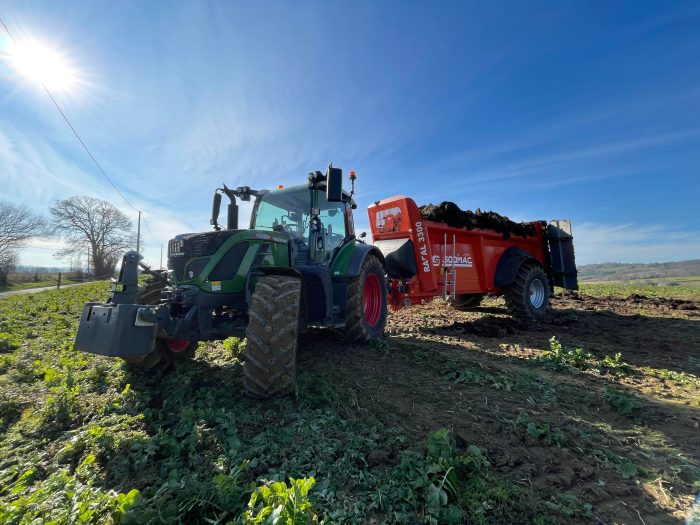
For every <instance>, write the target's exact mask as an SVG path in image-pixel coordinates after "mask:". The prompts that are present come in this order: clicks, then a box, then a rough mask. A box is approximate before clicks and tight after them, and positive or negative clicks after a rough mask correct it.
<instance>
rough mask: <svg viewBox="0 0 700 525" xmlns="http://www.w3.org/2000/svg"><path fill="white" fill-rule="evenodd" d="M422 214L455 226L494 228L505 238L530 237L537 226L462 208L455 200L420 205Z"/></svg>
mask: <svg viewBox="0 0 700 525" xmlns="http://www.w3.org/2000/svg"><path fill="white" fill-rule="evenodd" d="M419 210H420V214H421V216H422V217H423V219H424V220H426V221H434V222H442V223H444V224H447V225H448V226H452V227H453V228H466V229H467V230H473V229H475V228H478V229H481V230H493V231H495V232H498V233H500V234H502V235H503V238H504V239H508V238H510V237H511V236H512V235H517V236H518V237H529V236H530V235H534V234H535V227H534V226H533V225H532V224H531V223H529V222H515V221H511V220H510V219H509V218H508V217H506V216H504V215H500V214H498V213H496V212H495V211H481V210H480V209H479V208H477V209H476V211H472V210H461V209H460V208H459V206H457V205H456V204H455V203H454V202H449V201H443V202H441V203H440V204H439V205H435V204H427V205H425V206H419Z"/></svg>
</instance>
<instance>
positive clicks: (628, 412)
mask: <svg viewBox="0 0 700 525" xmlns="http://www.w3.org/2000/svg"><path fill="white" fill-rule="evenodd" d="M605 399H606V400H607V401H608V403H610V405H611V406H612V407H613V408H614V409H615V410H617V413H618V414H620V415H622V416H632V415H634V413H635V412H636V410H637V408H638V407H639V400H638V399H637V398H636V397H635V396H633V395H632V394H630V393H628V392H624V391H622V390H618V389H617V388H615V387H608V388H606V389H605Z"/></svg>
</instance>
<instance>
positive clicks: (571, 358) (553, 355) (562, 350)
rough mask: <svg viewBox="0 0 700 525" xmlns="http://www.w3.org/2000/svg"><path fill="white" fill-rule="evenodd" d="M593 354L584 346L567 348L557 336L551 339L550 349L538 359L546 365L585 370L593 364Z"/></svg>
mask: <svg viewBox="0 0 700 525" xmlns="http://www.w3.org/2000/svg"><path fill="white" fill-rule="evenodd" d="M592 358H593V356H591V354H589V353H588V352H584V351H583V349H582V348H566V347H564V346H562V344H561V343H560V342H559V341H558V340H557V338H556V336H554V337H552V338H551V339H550V340H549V350H548V351H546V352H544V353H543V354H542V355H541V356H539V357H538V359H537V361H538V362H539V363H541V364H543V365H545V366H554V367H566V368H570V367H573V368H578V369H579V370H585V369H586V368H588V367H589V366H590V364H591V359H592Z"/></svg>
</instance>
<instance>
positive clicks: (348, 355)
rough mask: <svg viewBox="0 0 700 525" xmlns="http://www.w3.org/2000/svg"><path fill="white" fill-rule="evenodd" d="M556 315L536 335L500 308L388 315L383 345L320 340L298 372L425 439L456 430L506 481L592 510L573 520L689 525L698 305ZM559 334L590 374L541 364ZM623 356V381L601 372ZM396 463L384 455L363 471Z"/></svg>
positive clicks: (579, 305)
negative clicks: (585, 359) (623, 398)
mask: <svg viewBox="0 0 700 525" xmlns="http://www.w3.org/2000/svg"><path fill="white" fill-rule="evenodd" d="M552 306H553V309H552V313H551V315H550V316H549V317H548V318H547V319H545V320H544V321H542V322H539V323H537V324H532V325H530V324H527V323H523V322H521V321H518V320H515V319H513V318H511V317H510V316H508V314H507V313H506V311H505V307H504V305H503V303H502V300H501V299H490V300H487V301H486V302H485V304H484V305H483V306H481V307H480V308H478V309H476V310H474V311H473V312H461V311H457V310H456V309H454V308H453V307H452V306H451V305H450V304H449V303H445V302H442V301H436V302H433V303H430V304H425V305H421V306H416V307H413V308H408V309H404V310H401V311H399V312H395V313H392V314H391V315H390V318H389V323H388V327H387V332H388V338H387V340H386V341H387V342H386V344H380V345H376V346H375V347H370V346H367V347H354V348H350V347H348V346H347V345H344V344H342V343H341V342H340V341H338V340H337V337H336V336H334V335H333V334H331V333H327V332H321V333H316V334H313V335H312V336H310V337H309V338H308V340H307V341H306V344H305V345H304V347H305V349H304V351H302V352H301V354H300V356H299V359H300V363H299V366H300V367H301V368H302V369H304V370H308V371H309V372H312V373H317V374H319V375H321V376H324V377H326V378H327V379H328V381H330V382H332V383H333V384H336V385H337V386H338V387H339V388H341V389H344V390H345V391H346V392H347V398H348V401H349V402H350V403H355V404H357V405H360V406H362V407H363V408H364V409H366V410H370V411H371V412H372V413H373V414H375V415H376V417H378V418H380V419H381V420H383V421H386V423H387V425H394V426H401V427H402V428H404V429H405V431H406V432H407V434H408V435H414V436H415V438H416V441H420V440H423V439H424V437H425V435H426V432H431V431H433V430H435V429H437V428H441V427H448V428H451V429H452V430H453V432H454V434H455V435H456V436H457V437H458V441H459V442H461V443H463V444H476V445H478V446H479V447H481V448H482V450H484V451H485V453H486V455H487V457H488V458H489V460H490V461H491V463H492V464H493V466H494V470H495V472H497V473H498V474H499V475H502V476H503V477H505V478H506V479H508V480H510V481H512V482H514V483H518V484H519V485H521V486H523V487H525V488H526V489H528V490H531V491H533V493H535V494H537V495H538V496H541V497H542V498H543V499H546V498H547V497H548V496H549V495H551V494H559V495H562V494H566V495H571V496H575V498H576V501H580V502H581V504H589V505H591V507H592V508H591V510H590V512H589V515H588V516H587V517H585V518H580V517H579V518H572V520H571V522H581V523H610V524H613V523H620V524H622V523H625V524H627V523H638V524H647V525H651V524H665V523H668V524H679V523H683V522H684V516H686V515H687V514H688V512H689V509H690V507H691V505H692V502H693V498H694V495H695V493H696V492H697V491H698V490H699V488H700V476H699V473H700V408H699V407H700V391H699V390H700V388H699V387H698V385H699V383H698V382H697V378H698V377H699V376H700V302H699V301H697V300H678V299H657V298H646V297H643V296H639V295H636V296H631V297H628V298H624V299H622V298H613V297H611V298H594V297H590V296H586V295H582V294H579V293H576V292H566V293H563V294H557V295H555V297H554V298H553V300H552ZM552 336H556V337H557V339H558V340H559V341H560V342H561V343H562V344H563V345H564V346H565V347H581V348H583V350H584V351H586V352H589V353H590V354H592V358H591V360H590V362H591V364H590V366H589V367H587V368H586V369H585V370H579V369H575V368H572V367H556V366H547V363H546V362H542V360H541V359H538V358H540V357H541V356H543V355H544V353H545V352H546V351H547V350H549V347H550V342H549V340H550V338H551V337H552ZM617 353H621V354H622V361H624V362H625V363H628V364H629V368H628V369H627V371H626V373H624V374H614V373H612V372H609V371H607V370H605V369H603V370H602V371H601V369H599V368H597V367H596V366H595V365H596V364H598V363H599V362H600V361H601V360H602V359H603V358H604V357H606V356H611V357H612V356H614V355H615V354H617ZM611 388H613V389H615V390H616V391H619V392H622V393H623V394H625V393H627V394H630V395H631V396H633V397H632V399H634V403H635V405H634V410H633V412H632V413H631V414H628V415H623V414H622V413H620V411H619V410H617V409H616V408H615V407H614V406H613V405H612V404H611V402H610V401H609V397H608V392H609V390H610V389H611ZM528 423H531V425H528ZM396 453H397V451H393V450H377V451H376V452H375V453H373V454H372V455H371V456H372V457H370V458H368V463H369V464H370V465H373V464H380V465H381V464H383V463H386V464H387V465H388V464H390V463H391V462H392V461H394V460H395V459H396V458H395V455H396ZM577 520H578V521H577Z"/></svg>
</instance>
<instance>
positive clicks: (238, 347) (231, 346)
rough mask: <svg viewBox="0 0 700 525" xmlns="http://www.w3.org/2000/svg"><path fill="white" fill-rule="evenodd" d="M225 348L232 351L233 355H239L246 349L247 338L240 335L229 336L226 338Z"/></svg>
mask: <svg viewBox="0 0 700 525" xmlns="http://www.w3.org/2000/svg"><path fill="white" fill-rule="evenodd" d="M223 345H224V349H226V350H228V351H229V352H231V355H232V356H233V357H238V356H239V355H241V354H242V353H243V350H245V345H246V340H245V339H242V338H240V337H229V338H228V339H224V343H223Z"/></svg>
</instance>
